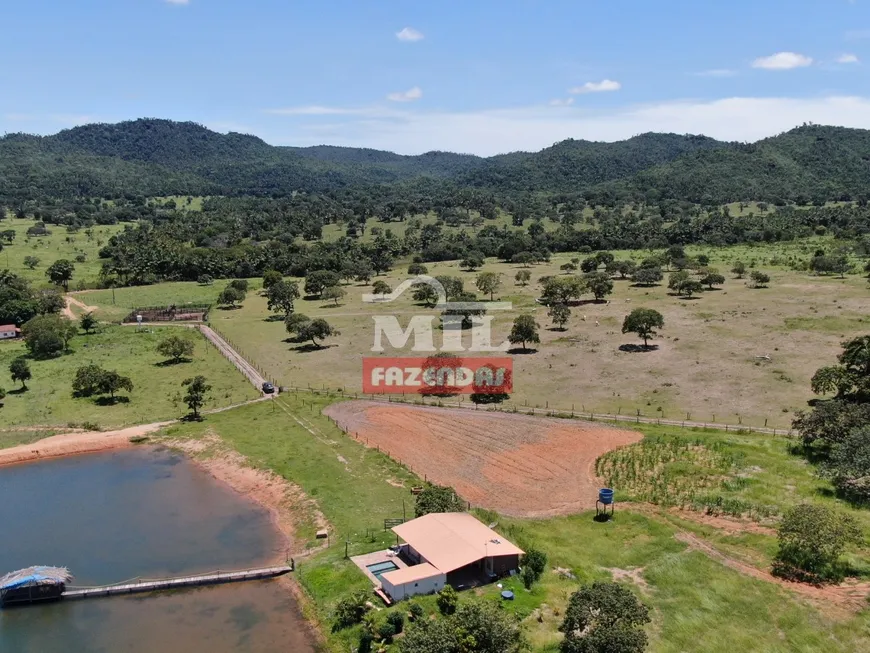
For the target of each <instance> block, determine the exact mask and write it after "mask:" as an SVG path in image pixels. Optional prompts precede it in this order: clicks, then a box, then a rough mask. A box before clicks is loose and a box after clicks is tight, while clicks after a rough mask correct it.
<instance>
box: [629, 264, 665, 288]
mask: <svg viewBox="0 0 870 653" xmlns="http://www.w3.org/2000/svg"><path fill="white" fill-rule="evenodd" d="M663 278H664V274H662V270H661V268H659V267H651V268H643V267H642V268H638V269H637V271H635V273H634V274H633V275H632V280H633V281H634V282H635V283H636V284H637V285H639V286H654V285H655V284H657V283H658V282H659V281H661V280H662V279H663Z"/></svg>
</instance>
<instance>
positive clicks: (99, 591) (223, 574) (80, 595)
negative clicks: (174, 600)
mask: <svg viewBox="0 0 870 653" xmlns="http://www.w3.org/2000/svg"><path fill="white" fill-rule="evenodd" d="M291 571H293V564H292V563H291V564H289V565H281V566H278V567H262V568H260V569H245V570H243V571H217V572H213V573H210V574H202V575H199V576H182V577H180V578H162V579H158V580H139V581H136V582H135V583H124V584H122V585H104V586H102V587H86V588H76V587H70V588H69V589H67V590H66V591H65V592H64V593H63V594H62V595H61V598H63V599H90V598H96V597H101V596H116V595H122V594H139V593H141V592H155V591H160V590H172V589H178V588H181V587H201V586H204V585H222V584H224V583H238V582H241V581H245V580H259V579H264V578H276V577H277V576H283V575H284V574H287V573H289V572H291Z"/></svg>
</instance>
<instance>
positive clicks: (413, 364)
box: [362, 354, 513, 396]
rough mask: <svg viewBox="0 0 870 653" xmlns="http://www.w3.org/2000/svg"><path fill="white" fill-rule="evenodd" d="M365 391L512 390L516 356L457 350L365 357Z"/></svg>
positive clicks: (493, 392)
mask: <svg viewBox="0 0 870 653" xmlns="http://www.w3.org/2000/svg"><path fill="white" fill-rule="evenodd" d="M362 386H363V392H364V393H366V394H424V395H436V396H437V395H454V394H486V395H502V394H509V393H510V392H511V391H512V390H513V360H512V359H511V358H510V357H506V356H499V357H496V356H479V357H466V356H458V355H454V354H438V355H437V356H428V357H425V358H423V357H414V358H401V357H397V358H393V357H386V356H366V357H363V384H362Z"/></svg>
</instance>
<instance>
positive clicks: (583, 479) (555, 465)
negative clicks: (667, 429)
mask: <svg viewBox="0 0 870 653" xmlns="http://www.w3.org/2000/svg"><path fill="white" fill-rule="evenodd" d="M323 412H324V414H325V415H328V416H329V417H331V418H332V419H334V420H335V421H336V423H337V424H338V425H339V426H340V427H342V428H343V429H344V430H345V431H347V432H348V433H349V434H350V435H352V436H354V437H355V438H357V439H358V440H359V441H361V442H362V443H364V444H367V445H368V446H369V447H376V446H377V447H380V449H381V450H382V451H386V452H387V453H388V454H389V455H390V456H391V457H392V458H394V459H396V460H398V461H400V462H402V463H403V464H405V465H407V466H408V467H410V468H411V469H412V470H414V472H416V473H417V474H419V475H420V476H423V475H425V476H426V477H427V478H428V480H430V481H432V482H434V483H438V484H440V485H449V486H452V487H453V488H455V489H456V491H457V492H458V493H459V494H460V496H461V497H462V498H463V499H465V500H467V501H470V502H471V504H472V505H473V506H478V507H482V508H488V509H491V510H495V511H497V512H500V513H502V514H505V515H510V516H514V517H544V516H549V515H560V514H568V513H573V512H579V511H582V510H586V509H589V508H593V507H594V506H595V500H596V499H597V498H598V487H599V481H598V479H597V478H596V477H595V461H596V459H597V458H598V457H599V456H601V455H602V454H604V453H606V452H608V451H611V450H612V449H616V448H618V447H623V446H626V445H629V444H633V443H635V442H639V441H640V440H641V438H642V437H643V436H642V435H641V434H640V433H636V432H634V431H627V430H621V429H617V428H612V427H609V426H602V425H600V424H593V423H590V422H581V421H574V420H563V419H554V418H549V419H548V418H543V417H529V416H526V415H517V414H512V413H498V412H488V411H484V410H479V411H470V410H462V409H448V408H425V407H422V406H398V405H390V404H383V403H379V402H370V401H346V402H342V403H339V404H333V405H332V406H329V407H327V408H326V409H324V411H323ZM617 500H618V497H617Z"/></svg>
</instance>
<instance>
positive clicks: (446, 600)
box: [436, 585, 459, 615]
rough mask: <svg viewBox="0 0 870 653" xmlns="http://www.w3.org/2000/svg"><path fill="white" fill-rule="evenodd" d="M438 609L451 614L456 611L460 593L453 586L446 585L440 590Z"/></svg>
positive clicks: (445, 613)
mask: <svg viewBox="0 0 870 653" xmlns="http://www.w3.org/2000/svg"><path fill="white" fill-rule="evenodd" d="M436 602H437V603H438V610H439V611H440V612H441V614H443V615H451V614H453V613H454V612H456V606H457V605H459V593H458V592H457V591H456V590H455V589H453V587H452V586H450V585H446V586H445V587H444V589H442V590H441V591H440V592H438V599H437V600H436Z"/></svg>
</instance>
